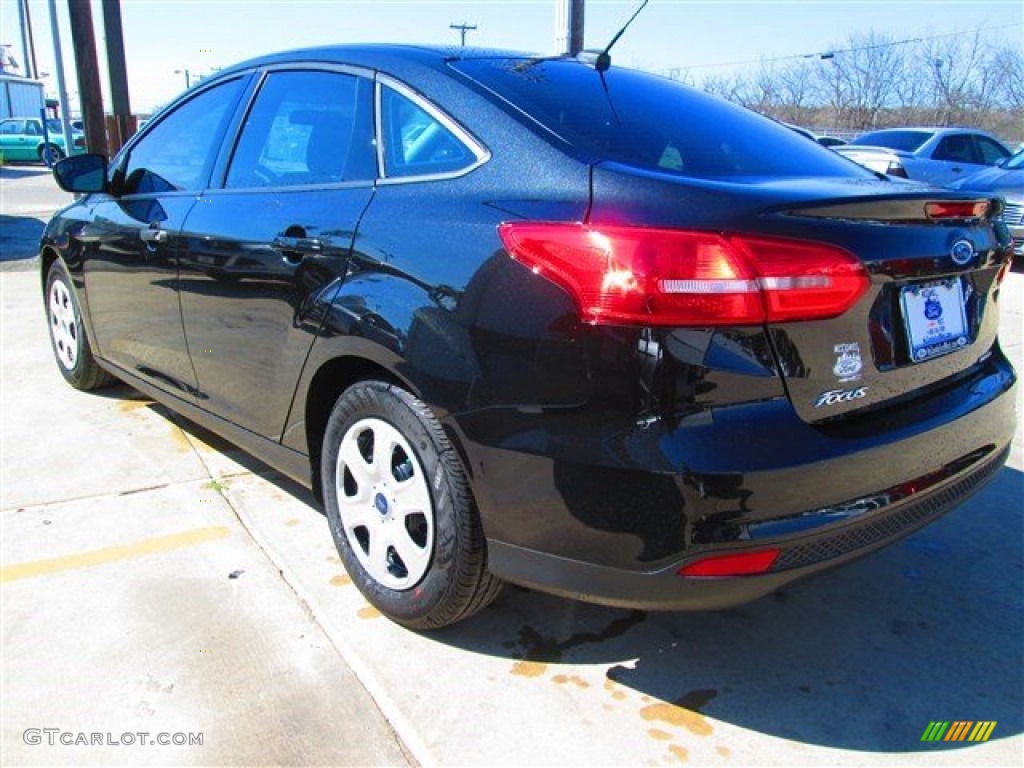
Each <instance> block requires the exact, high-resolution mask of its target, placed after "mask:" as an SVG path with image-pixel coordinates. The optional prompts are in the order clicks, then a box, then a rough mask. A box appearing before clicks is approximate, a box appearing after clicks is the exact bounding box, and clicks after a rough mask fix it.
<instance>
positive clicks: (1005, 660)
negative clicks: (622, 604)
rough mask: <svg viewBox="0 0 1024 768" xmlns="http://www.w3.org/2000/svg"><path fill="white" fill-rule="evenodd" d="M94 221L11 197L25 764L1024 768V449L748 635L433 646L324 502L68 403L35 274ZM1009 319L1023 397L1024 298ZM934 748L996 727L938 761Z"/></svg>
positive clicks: (527, 609)
mask: <svg viewBox="0 0 1024 768" xmlns="http://www.w3.org/2000/svg"><path fill="white" fill-rule="evenodd" d="M67 199H69V198H68V196H66V195H63V194H62V193H60V192H59V191H57V190H56V189H55V188H54V187H53V186H52V182H51V180H50V179H49V177H48V174H46V173H45V172H44V171H43V170H39V169H33V168H30V167H28V166H22V167H13V168H0V254H2V259H0V294H2V295H0V303H2V331H0V336H2V338H0V354H2V382H0V386H2V398H0V406H2V425H0V426H2V430H0V434H2V437H0V441H2V442H0V452H2V489H0V507H2V518H0V520H2V526H3V536H2V539H3V541H2V567H3V570H2V599H3V611H2V613H3V617H2V623H3V676H4V679H3V693H2V705H3V725H2V758H0V762H2V764H3V765H5V766H8V765H44V764H45V765H86V764H89V765H113V764H119V765H123V764H141V763H145V764H176V765H224V764H239V765H241V764H248V765H257V764H286V765H328V764H331V765H342V764H346V765H370V764H375V765H401V764H415V763H419V764H422V765H580V766H583V765H587V766H591V765H649V766H659V765H676V764H680V763H691V764H693V765H782V766H819V765H820V766H834V765H893V764H900V765H929V766H932V765H969V766H996V765H1013V766H1017V765H1020V764H1021V763H1022V761H1024V736H1022V732H1024V703H1022V690H1024V671H1022V670H1024V621H1022V617H1024V611H1022V607H1024V573H1022V570H1024V520H1022V515H1021V511H1022V510H1021V499H1022V498H1024V445H1022V442H1024V441H1022V438H1021V431H1020V430H1019V429H1018V433H1017V437H1016V440H1015V443H1014V449H1013V452H1012V454H1011V458H1010V464H1009V466H1008V467H1007V468H1005V469H1003V470H1002V471H1001V472H1000V473H999V474H998V475H997V476H996V478H995V480H994V481H993V482H992V483H990V484H989V485H988V486H987V487H986V488H985V489H984V490H983V491H982V492H981V493H980V494H978V495H977V496H975V497H974V498H973V499H972V500H971V501H970V502H969V503H967V504H965V505H964V506H962V507H960V508H959V509H957V510H955V511H954V512H952V513H950V514H949V515H947V516H946V517H944V518H943V519H942V520H940V521H939V522H938V523H936V524H934V525H932V526H930V527H928V528H926V529H924V530H922V531H920V532H918V533H917V534H915V535H914V536H912V537H910V538H908V539H905V540H903V541H902V542H900V543H898V544H896V545H894V546H892V547H890V548H888V549H886V550H883V551H881V552H879V553H876V554H874V555H872V556H870V557H868V558H866V559H864V560H861V561H858V562H856V563H853V564H852V565H849V566H847V567H845V568H843V569H841V570H838V571H834V572H831V573H827V574H824V575H822V576H819V577H818V578H815V579H813V580H810V581H806V582H803V583H798V584H795V585H793V586H791V587H787V588H786V589H785V590H784V591H782V592H779V593H777V594H775V595H773V596H771V597H768V598H765V599H763V600H761V601H759V602H756V603H754V604H751V605H749V606H745V607H743V608H739V609H734V610H729V611H723V612H717V613H710V614H682V613H677V614H654V613H644V612H640V611H626V610H616V609H609V608H600V607H595V606H588V605H583V604H579V603H574V602H571V601H567V600H562V599H558V598H554V597H549V596H545V595H541V594H537V593H533V592H530V591H527V590H522V589H518V588H508V589H506V591H505V592H504V594H503V596H502V597H500V598H499V600H498V601H497V602H496V603H495V604H494V605H493V606H491V607H490V608H488V609H486V610H485V611H484V612H483V613H482V614H481V615H480V616H478V617H477V618H476V619H474V620H471V621H469V622H467V623H464V624H462V625H459V626H456V627H452V628H449V629H446V630H444V631H441V632H435V633H430V634H416V633H413V632H410V631H407V630H404V629H402V628H400V627H397V626H395V625H393V624H391V623H389V622H388V621H387V620H385V619H383V618H381V617H380V616H379V615H378V614H377V613H376V611H374V610H373V609H372V608H370V607H369V606H368V605H367V604H366V603H365V602H364V601H363V600H362V598H361V596H360V595H359V593H358V591H356V589H355V588H354V587H353V586H352V585H351V583H350V581H349V579H348V578H347V576H345V574H344V572H343V570H342V569H341V566H340V563H339V560H338V558H337V556H336V554H335V551H334V548H333V544H332V542H331V538H330V535H329V534H328V531H327V526H326V522H325V520H324V518H323V517H322V516H321V514H320V513H319V511H318V510H317V508H316V506H315V503H314V501H313V499H312V497H311V494H309V493H308V492H307V491H306V490H305V489H303V488H301V487H300V486H298V485H296V484H295V483H293V482H291V481H289V480H287V479H285V478H283V477H282V476H280V475H278V474H277V473H275V472H273V471H272V470H270V469H269V468H267V467H266V466H265V465H262V464H260V463H259V462H258V461H256V460H254V459H251V458H249V457H247V456H246V455H245V454H243V453H241V452H240V451H238V450H237V449H235V448H233V447H232V446H231V445H229V444H227V443H226V442H224V441H223V440H221V439H220V438H217V437H215V436H213V435H211V434H210V433H208V432H206V431H204V430H202V429H200V428H198V427H196V426H195V425H192V424H190V423H189V422H188V421H186V420H184V419H182V418H181V417H178V416H176V415H173V414H172V413H170V412H169V411H168V410H166V409H165V408H163V407H162V406H159V405H157V404H154V403H152V402H151V401H149V400H148V399H146V398H145V397H144V396H142V395H141V394H139V393H137V392H135V391H133V390H131V389H130V388H128V387H126V386H120V387H116V388H113V389H111V390H105V391H104V392H103V393H102V394H98V395H97V394H85V393H80V392H77V391H75V390H73V389H71V388H70V387H68V386H66V385H65V384H64V382H63V380H62V379H61V377H60V374H59V372H58V371H57V368H56V367H55V365H54V363H53V361H52V359H51V355H50V349H49V344H48V341H47V338H46V325H45V318H44V314H43V306H42V300H41V296H40V291H39V279H38V276H37V274H36V272H35V264H34V260H33V259H32V258H31V255H32V248H33V247H34V238H37V237H38V232H39V231H40V230H41V228H42V225H41V223H40V222H39V219H40V217H45V216H46V215H47V214H48V213H49V212H50V211H52V210H53V209H54V208H56V207H57V206H59V205H61V204H62V202H63V201H65V200H67ZM1000 302H1001V311H1002V323H1003V324H1002V334H1003V335H1002V340H1003V345H1004V348H1005V349H1007V350H1008V353H1009V354H1010V355H1011V356H1012V357H1013V359H1014V361H1015V364H1016V365H1017V366H1018V369H1020V368H1021V362H1022V349H1024V331H1022V323H1024V274H1021V273H1019V272H1015V273H1011V274H1010V275H1009V276H1008V279H1007V283H1006V286H1005V288H1004V290H1003V291H1002V295H1001V299H1000ZM1022 391H1024V388H1018V396H1020V394H1021V392H1022ZM1021 410H1024V409H1022V408H1021V403H1020V401H1018V411H1021ZM933 721H972V722H978V721H994V722H996V726H995V727H994V729H993V730H992V734H991V737H990V738H989V740H988V741H987V742H985V743H977V744H972V743H967V742H961V743H949V742H939V743H931V742H922V741H921V737H922V734H923V733H924V731H925V729H926V728H927V727H928V725H929V723H930V722H933ZM43 729H51V730H50V731H49V732H47V731H44V730H43ZM53 729H56V732H54V731H53ZM36 731H38V733H36ZM139 733H146V734H147V736H146V737H145V738H138V737H136V736H133V737H132V738H131V740H130V741H131V743H126V742H127V741H128V740H126V739H125V738H123V737H124V735H125V734H139ZM64 734H70V735H71V737H70V738H69V737H66V736H64V737H63V740H64V741H73V742H74V741H80V740H79V739H78V736H79V735H80V734H85V735H86V737H87V738H86V739H85V741H86V742H87V743H85V744H82V743H77V744H74V743H73V744H70V745H68V744H64V743H61V742H62V736H63V735H64ZM92 734H100V735H101V736H103V737H104V738H102V739H101V740H100V741H101V742H102V743H99V744H94V743H90V742H91V736H92ZM161 734H169V735H170V737H171V740H172V741H173V739H174V738H175V737H178V736H181V735H184V737H185V741H186V742H187V741H188V739H189V737H193V738H192V741H195V739H194V736H195V735H196V734H201V737H202V738H201V740H202V743H201V744H197V743H192V744H188V743H184V744H174V743H172V744H168V745H161V744H150V743H149V742H150V741H154V740H157V739H156V737H157V736H158V735H161ZM34 741H38V743H33V742H34ZM50 742H53V743H50ZM110 742H118V743H110Z"/></svg>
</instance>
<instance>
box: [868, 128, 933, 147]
mask: <svg viewBox="0 0 1024 768" xmlns="http://www.w3.org/2000/svg"><path fill="white" fill-rule="evenodd" d="M931 137H932V134H931V133H929V132H928V131H872V132H871V133H864V134H861V135H860V136H858V137H857V138H856V139H854V140H853V141H851V142H850V143H851V144H859V145H860V146H867V147H886V148H887V149H898V150H900V151H902V152H916V151H917V149H918V147H920V146H921V145H923V144H924V143H925V142H926V141H928V139H930V138H931Z"/></svg>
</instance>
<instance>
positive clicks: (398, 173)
mask: <svg viewBox="0 0 1024 768" xmlns="http://www.w3.org/2000/svg"><path fill="white" fill-rule="evenodd" d="M381 126H382V129H383V134H384V170H385V175H386V176H388V177H389V178H393V177H407V176H433V175H438V174H445V173H455V172H456V171H460V170H462V169H464V168H468V167H469V166H471V165H472V164H473V163H475V162H476V160H477V157H476V155H475V154H474V153H473V152H472V151H471V150H470V149H469V147H467V146H466V145H465V144H464V143H463V142H462V141H461V140H460V139H459V138H458V137H457V136H456V135H455V134H454V133H453V132H452V131H451V130H449V129H448V128H447V127H446V126H445V125H444V124H443V123H442V122H441V121H440V120H439V119H437V118H436V117H434V116H433V115H431V114H430V113H429V112H427V110H425V109H424V108H423V107H421V106H420V105H419V104H416V103H415V102H414V101H412V100H411V99H408V98H406V97H405V96H403V95H402V94H400V93H398V91H396V90H394V89H392V88H389V87H387V86H383V87H382V89H381Z"/></svg>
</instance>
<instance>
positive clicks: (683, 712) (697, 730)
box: [640, 702, 712, 736]
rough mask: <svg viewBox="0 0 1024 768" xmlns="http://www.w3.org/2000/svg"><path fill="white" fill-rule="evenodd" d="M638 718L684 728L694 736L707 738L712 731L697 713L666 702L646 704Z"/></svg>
mask: <svg viewBox="0 0 1024 768" xmlns="http://www.w3.org/2000/svg"><path fill="white" fill-rule="evenodd" d="M640 717H642V718H643V719H644V720H647V721H648V722H654V721H658V722H662V723H668V724H669V725H675V726H678V727H680V728H685V729H686V730H688V731H689V732H690V733H692V734H694V735H696V736H708V735H710V734H711V731H712V728H711V726H710V725H709V724H708V722H707V720H705V719H704V716H703V715H701V714H700V713H699V712H691V711H690V710H688V709H683V708H682V707H679V706H676V705H675V704H669V703H667V702H661V703H659V704H648V705H647V706H646V707H644V708H643V709H641V710H640Z"/></svg>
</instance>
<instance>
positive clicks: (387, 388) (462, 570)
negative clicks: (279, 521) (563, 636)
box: [320, 380, 502, 629]
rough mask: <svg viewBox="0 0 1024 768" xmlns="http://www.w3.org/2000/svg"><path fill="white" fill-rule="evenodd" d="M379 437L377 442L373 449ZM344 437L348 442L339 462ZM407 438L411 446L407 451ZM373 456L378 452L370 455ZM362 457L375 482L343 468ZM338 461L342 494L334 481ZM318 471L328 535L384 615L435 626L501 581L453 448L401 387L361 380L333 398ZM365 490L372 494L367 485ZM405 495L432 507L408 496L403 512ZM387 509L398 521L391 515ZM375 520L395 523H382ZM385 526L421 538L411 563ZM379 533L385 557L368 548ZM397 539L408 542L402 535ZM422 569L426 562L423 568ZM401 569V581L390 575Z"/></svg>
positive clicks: (464, 611)
mask: <svg viewBox="0 0 1024 768" xmlns="http://www.w3.org/2000/svg"><path fill="white" fill-rule="evenodd" d="M367 435H369V438H367ZM395 435H397V437H395ZM378 440H380V442H381V444H382V445H384V446H385V449H384V452H380V451H378V453H374V451H375V449H376V448H377V443H378ZM343 443H344V446H345V447H346V449H347V450H346V453H345V457H344V458H343V461H342V464H341V465H339V461H338V457H339V454H341V452H342V448H343ZM388 447H390V448H391V451H390V453H387V449H388ZM406 448H409V449H410V450H411V453H412V456H406V450H405V449H406ZM353 450H356V451H359V452H360V454H361V456H363V457H364V458H358V457H356V458H354V459H350V458H348V457H350V456H354V454H352V451H353ZM385 453H387V455H384V454H385ZM366 456H370V457H371V458H370V459H369V460H367V459H366V458H365V457H366ZM381 459H386V461H382V462H381V463H380V464H379V465H377V461H379V460H381ZM360 461H363V462H365V466H364V469H367V470H372V469H373V467H374V466H377V467H378V469H379V470H381V474H380V475H379V477H380V480H379V483H377V484H373V485H372V489H371V490H367V487H363V486H364V485H365V483H366V482H369V481H361V480H357V479H355V477H354V475H353V472H352V471H351V470H350V468H349V467H350V465H351V466H352V467H353V468H356V469H357V471H356V472H355V474H357V475H358V474H360V473H361V472H362V469H358V468H357V467H356V465H357V464H358V463H359V462H360ZM396 462H397V463H396ZM339 466H341V471H342V473H343V477H342V483H341V495H342V496H343V498H342V499H341V502H342V503H339V488H338V483H337V482H336V480H337V477H338V469H339ZM370 476H371V475H366V476H365V477H370ZM320 477H321V483H322V490H323V498H324V504H325V507H326V512H327V520H328V523H329V524H330V529H331V535H332V536H333V537H334V543H335V546H336V547H337V549H338V554H339V556H340V557H341V560H342V562H343V563H344V565H345V569H346V570H347V571H348V573H349V576H350V577H351V578H352V581H353V583H354V584H355V585H356V587H358V588H359V591H360V592H362V593H363V596H364V597H365V598H366V599H367V601H369V602H370V604H371V605H373V606H374V607H375V608H376V609H377V610H379V611H380V612H381V613H382V614H384V615H385V616H387V617H388V618H390V619H391V620H393V621H395V622H397V623H399V624H402V625H404V626H407V627H410V628H413V629H437V628H439V627H443V626H446V625H449V624H454V623H455V622H457V621H461V620H462V619H465V618H468V617H469V616H471V615H472V614H474V613H476V612H477V611H479V610H481V609H482V608H484V607H485V606H487V605H488V604H490V603H491V602H492V601H493V600H494V599H495V598H496V597H497V595H498V593H499V592H500V591H501V587H502V582H501V581H500V580H499V579H497V578H496V577H494V576H492V575H491V574H490V572H489V571H488V570H487V551H486V543H485V540H484V536H483V530H482V529H481V526H480V519H479V516H478V514H477V511H476V507H475V504H474V503H473V496H472V493H471V492H470V489H469V484H468V483H467V481H466V476H465V474H464V472H463V469H462V466H461V464H460V463H459V460H458V457H457V456H456V453H455V450H454V448H453V447H452V445H451V443H450V441H449V440H448V437H447V436H446V435H445V433H444V430H443V429H442V428H441V425H440V424H439V423H438V421H437V419H436V418H435V417H434V415H433V414H432V413H431V412H430V410H429V409H428V408H427V406H426V405H424V404H423V403H422V402H420V401H419V400H417V399H416V398H415V397H414V396H413V395H411V394H410V393H408V392H406V391H405V390H404V389H402V388H401V387H398V386H395V385H393V384H389V383H387V382H383V381H376V380H366V381H360V382H358V383H356V384H354V385H353V386H351V387H350V388H349V389H347V390H346V391H345V392H344V393H343V394H342V395H341V397H339V398H338V401H337V403H335V406H334V409H333V410H332V411H331V415H330V418H329V420H328V423H327V430H326V433H325V434H324V442H323V451H322V453H321V469H320ZM420 482H424V483H425V484H426V485H425V487H423V486H421V485H419V483H420ZM389 483H390V487H389ZM414 484H415V485H414ZM395 488H405V489H406V490H404V491H395V490H394V489H395ZM412 490H415V491H416V493H417V494H420V495H419V496H409V495H408V494H407V491H409V492H411V491H412ZM370 492H373V493H374V495H373V496H372V497H370V496H367V495H366V494H367V493H370ZM389 495H390V496H391V502H390V504H389V502H388V499H387V498H384V501H383V508H382V505H381V498H382V497H386V496H389ZM428 495H429V501H426V499H427V498H428ZM405 498H415V499H418V500H420V501H421V502H423V503H422V504H421V506H429V507H430V509H429V510H425V515H422V516H419V515H417V514H416V513H411V514H410V513H408V508H417V509H418V508H419V507H417V506H416V505H415V504H413V505H409V504H406V507H407V510H406V511H405V512H404V513H403V511H402V510H400V509H399V507H400V506H401V504H402V502H401V500H402V499H405ZM426 515H429V516H430V517H429V519H427V518H426ZM360 516H363V517H365V518H366V519H368V520H371V519H372V521H371V522H370V523H369V524H368V525H367V526H359V525H358V523H357V522H354V521H358V520H359V519H361V518H360ZM392 516H393V518H394V520H399V519H400V520H401V522H392V521H391V518H392ZM419 517H423V519H422V520H421V519H419ZM343 518H344V520H347V523H348V525H349V526H350V532H346V523H345V522H344V521H343ZM382 520H388V521H389V523H387V524H391V525H397V526H398V527H397V528H394V527H393V528H385V525H386V523H384V522H382ZM410 521H412V524H413V525H415V526H418V527H417V528H416V530H414V531H413V530H411V529H410ZM353 525H355V526H356V527H354V528H353V527H352V526H353ZM377 531H390V532H391V533H379V534H378V533H377ZM395 531H397V532H398V533H397V534H394V532H395ZM392 534H394V535H397V536H398V537H400V538H404V537H405V536H407V537H408V538H409V539H410V540H411V541H412V540H415V542H414V543H415V545H418V546H421V547H423V549H422V550H420V552H421V553H422V555H420V553H416V552H414V554H415V555H418V556H420V560H419V562H418V563H413V560H412V559H411V558H410V564H406V563H405V561H404V560H403V559H402V555H401V554H400V553H399V552H398V551H397V549H400V548H402V547H398V542H397V540H395V541H396V546H395V547H392V546H390V545H389V543H388V542H389V541H392V540H394V539H390V538H388V537H389V536H390V535H392ZM378 535H379V536H380V537H381V538H380V540H379V541H383V542H384V544H383V547H384V551H385V552H386V553H387V554H386V557H385V558H384V559H383V560H381V558H379V557H378V558H373V557H372V555H373V553H374V551H376V552H378V553H379V552H380V551H381V550H380V545H379V544H378V540H375V539H374V538H373V537H375V536H378ZM421 539H422V540H421ZM375 544H378V546H377V547H375V546H374V545H375ZM404 546H405V548H406V549H407V550H408V549H409V546H410V545H409V542H405V543H404ZM357 548H358V552H357ZM385 564H386V565H385ZM382 565H385V568H384V569H382ZM420 569H425V570H423V571H422V575H420ZM371 571H373V572H371ZM403 571H404V574H403ZM402 579H405V580H406V582H407V583H402V584H398V585H396V584H395V583H390V582H394V581H401V580H402ZM385 582H389V583H385Z"/></svg>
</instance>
